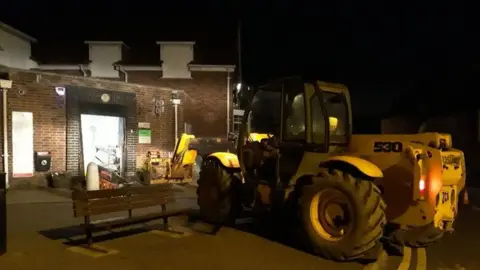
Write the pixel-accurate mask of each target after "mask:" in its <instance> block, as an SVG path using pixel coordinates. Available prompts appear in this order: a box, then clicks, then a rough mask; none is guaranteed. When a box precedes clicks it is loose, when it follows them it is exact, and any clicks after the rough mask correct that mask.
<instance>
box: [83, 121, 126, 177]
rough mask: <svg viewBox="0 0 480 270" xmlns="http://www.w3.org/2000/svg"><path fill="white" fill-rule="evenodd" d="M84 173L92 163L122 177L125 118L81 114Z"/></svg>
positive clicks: (123, 169)
mask: <svg viewBox="0 0 480 270" xmlns="http://www.w3.org/2000/svg"><path fill="white" fill-rule="evenodd" d="M80 122H81V134H82V152H83V165H84V172H86V171H87V165H88V163H90V162H94V163H96V164H98V165H100V166H103V167H106V168H109V169H111V170H113V171H115V172H117V173H118V174H120V176H123V175H124V171H125V168H124V165H123V164H124V162H123V158H124V155H123V153H124V145H125V118H123V117H118V116H105V115H95V114H81V115H80Z"/></svg>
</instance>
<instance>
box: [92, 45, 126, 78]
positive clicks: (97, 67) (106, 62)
mask: <svg viewBox="0 0 480 270" xmlns="http://www.w3.org/2000/svg"><path fill="white" fill-rule="evenodd" d="M85 44H88V56H89V59H90V71H91V76H92V77H99V78H119V77H120V74H119V72H118V71H117V70H115V68H114V66H113V64H114V63H115V62H118V61H120V60H122V51H123V48H124V47H126V45H125V44H124V43H123V42H122V41H85Z"/></svg>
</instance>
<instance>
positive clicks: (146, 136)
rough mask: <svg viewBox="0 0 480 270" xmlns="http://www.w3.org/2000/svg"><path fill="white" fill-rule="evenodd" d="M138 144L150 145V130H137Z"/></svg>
mask: <svg viewBox="0 0 480 270" xmlns="http://www.w3.org/2000/svg"><path fill="white" fill-rule="evenodd" d="M138 143H139V144H149V143H152V130H151V129H146V128H140V129H138Z"/></svg>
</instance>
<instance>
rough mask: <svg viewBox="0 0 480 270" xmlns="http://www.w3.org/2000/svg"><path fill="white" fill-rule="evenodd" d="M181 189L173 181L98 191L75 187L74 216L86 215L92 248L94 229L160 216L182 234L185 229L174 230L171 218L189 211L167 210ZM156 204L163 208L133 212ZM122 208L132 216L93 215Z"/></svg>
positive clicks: (88, 237) (88, 244)
mask: <svg viewBox="0 0 480 270" xmlns="http://www.w3.org/2000/svg"><path fill="white" fill-rule="evenodd" d="M181 191H182V190H180V189H175V188H174V187H173V185H171V184H166V185H156V186H145V187H127V188H119V189H109V190H95V191H86V190H75V191H73V193H72V201H73V213H74V217H84V220H85V222H84V224H83V227H84V230H85V235H86V240H87V247H88V248H92V245H93V232H95V231H102V230H110V229H113V228H119V227H125V226H128V225H134V224H140V223H145V222H148V221H152V220H156V219H163V228H162V229H163V230H165V231H168V232H172V233H177V234H182V232H177V231H174V230H171V229H170V227H169V224H168V218H169V217H171V216H178V215H182V214H185V213H186V211H187V209H183V210H174V211H167V204H171V203H174V202H175V193H176V192H181ZM153 206H161V211H159V212H157V213H149V214H144V215H138V216H137V215H133V210H134V209H141V208H147V207H153ZM120 211H128V216H125V217H120V218H114V219H107V220H99V221H92V220H91V217H92V216H95V215H101V214H108V213H114V212H120Z"/></svg>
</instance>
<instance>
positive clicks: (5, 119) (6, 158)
mask: <svg viewBox="0 0 480 270" xmlns="http://www.w3.org/2000/svg"><path fill="white" fill-rule="evenodd" d="M7 93H8V90H7V89H6V88H2V99H3V112H2V113H3V171H4V172H5V186H6V188H8V187H9V181H8V179H9V171H8V164H9V156H8V129H7V128H8V109H7V98H8V96H7Z"/></svg>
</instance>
